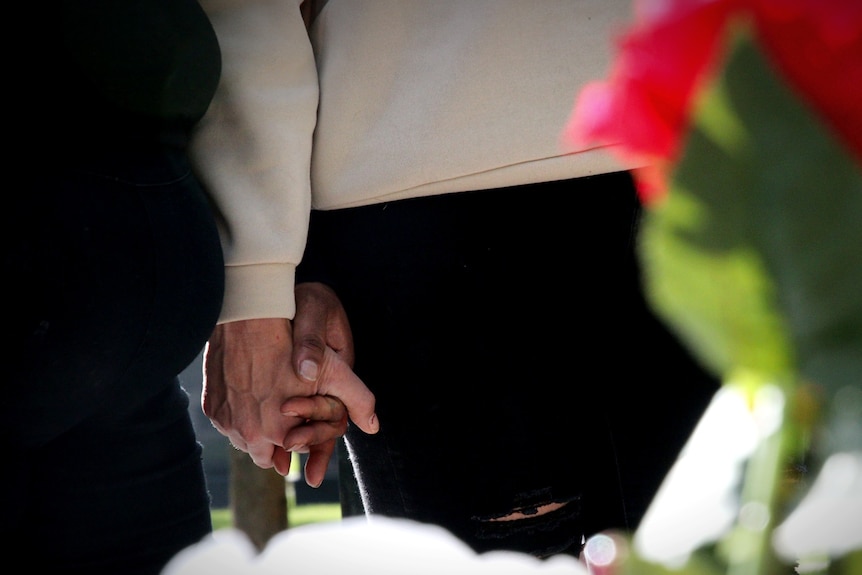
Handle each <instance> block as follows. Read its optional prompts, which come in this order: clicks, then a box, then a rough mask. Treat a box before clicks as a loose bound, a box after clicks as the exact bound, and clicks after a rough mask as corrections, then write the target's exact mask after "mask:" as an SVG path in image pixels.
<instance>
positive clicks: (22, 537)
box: [0, 146, 224, 575]
mask: <svg viewBox="0 0 862 575" xmlns="http://www.w3.org/2000/svg"><path fill="white" fill-rule="evenodd" d="M77 152H80V153H77ZM77 152H76V151H74V150H72V151H70V154H69V155H70V158H69V160H68V162H66V164H65V165H63V166H59V167H55V168H48V169H43V170H32V169H31V170H29V171H28V172H27V178H26V182H25V184H24V185H23V187H22V188H20V189H17V190H13V191H12V193H14V194H15V199H13V200H12V201H11V204H12V205H13V206H14V209H13V211H12V212H10V213H7V215H8V216H9V218H8V219H9V220H10V221H14V222H15V223H16V224H17V226H16V227H15V228H14V230H11V229H10V228H7V229H6V230H5V231H4V232H3V234H4V236H3V237H4V243H3V249H4V256H3V266H4V269H5V270H6V276H5V277H6V284H7V290H10V292H11V295H10V296H9V298H10V299H9V300H7V301H8V302H9V303H10V307H11V308H12V309H11V313H10V317H11V318H12V322H11V324H7V336H8V337H9V339H7V341H9V340H11V343H10V344H8V346H7V348H6V353H7V354H8V355H6V361H4V365H5V366H6V367H7V369H8V371H7V376H6V378H4V384H3V393H2V394H0V401H2V404H0V405H2V408H0V409H2V412H0V426H2V433H0V436H2V442H3V443H2V445H3V457H4V459H5V463H4V470H3V473H2V488H0V497H2V500H3V505H2V509H3V514H2V522H3V524H2V534H0V540H2V541H3V546H4V551H5V553H4V554H5V555H6V556H7V557H10V558H12V557H16V558H18V559H20V561H21V563H20V564H22V565H26V566H27V567H45V568H53V569H54V570H56V571H57V572H62V573H88V574H90V575H93V574H100V573H126V574H128V573H141V574H156V573H159V571H160V569H161V567H162V566H163V565H164V563H165V562H167V560H168V559H170V557H172V556H173V555H174V554H175V553H176V552H177V551H179V550H180V549H182V548H183V547H185V546H187V545H189V544H191V543H194V542H196V541H198V540H199V539H200V538H201V537H203V536H204V535H206V534H207V533H209V532H210V531H211V524H210V516H209V498H208V493H207V490H206V485H205V480H204V475H203V468H202V463H201V448H200V445H199V444H198V443H197V441H196V439H195V435H194V430H193V428H192V425H191V421H190V418H189V413H188V401H189V398H188V396H187V394H186V393H185V391H184V390H183V389H182V388H181V387H180V385H179V380H178V379H177V374H178V373H179V372H180V371H182V369H184V368H185V367H186V366H187V365H188V364H189V363H190V362H191V361H192V360H193V359H194V358H195V357H196V355H197V354H198V352H199V351H200V350H201V348H202V346H203V345H204V343H205V341H206V339H207V338H208V337H209V335H210V333H211V331H212V329H213V327H214V325H215V322H216V319H217V316H218V313H219V310H220V307H221V301H222V296H223V290H224V279H223V258H222V252H221V247H220V243H219V238H218V234H217V231H216V227H215V223H214V219H213V217H212V214H211V212H210V209H209V206H208V204H207V200H206V198H205V196H204V193H203V191H202V190H201V188H200V186H199V185H198V182H197V181H196V180H195V178H194V177H193V176H192V173H191V171H190V169H189V166H188V164H187V162H186V160H185V158H184V156H183V154H182V152H181V151H180V150H169V149H166V148H164V147H159V146H152V147H147V148H137V147H135V148H128V149H127V148H123V147H122V146H119V147H116V148H113V149H99V150H87V151H80V150H79V151H77ZM10 292H7V293H10ZM196 401H197V400H196Z"/></svg>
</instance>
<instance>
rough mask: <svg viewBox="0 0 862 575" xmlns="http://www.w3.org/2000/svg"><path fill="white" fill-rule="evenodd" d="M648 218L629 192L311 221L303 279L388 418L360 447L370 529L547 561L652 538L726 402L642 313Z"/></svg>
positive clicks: (476, 201) (516, 195) (355, 454)
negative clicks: (334, 313)
mask: <svg viewBox="0 0 862 575" xmlns="http://www.w3.org/2000/svg"><path fill="white" fill-rule="evenodd" d="M639 218H640V206H639V205H638V202H637V198H636V195H635V192H634V188H633V185H632V180H631V178H630V176H629V175H628V174H627V173H617V174H608V175H602V176H597V177H590V178H582V179H578V180H572V181H562V182H552V183H543V184H539V185H530V186H519V187H513V188H508V189H501V190H487V191H478V192H464V193H457V194H449V195H443V196H435V197H428V198H419V199H411V200H405V201H398V202H389V203H384V204H379V205H372V206H367V207H361V208H352V209H345V210H335V211H316V212H313V214H312V220H311V232H310V238H309V244H308V248H307V251H306V254H305V259H304V260H303V264H302V265H301V266H300V278H301V279H303V280H305V279H309V280H311V279H314V280H321V281H325V282H327V283H329V284H330V285H332V286H333V287H334V288H335V290H336V292H337V293H338V295H339V296H340V297H341V299H342V301H343V303H344V305H345V307H346V309H347V313H348V316H349V318H350V321H351V326H352V330H353V335H354V339H355V346H356V366H355V369H356V372H357V374H358V375H359V376H360V377H361V378H362V379H363V380H364V381H365V383H366V384H367V385H368V386H369V387H370V388H371V389H372V391H373V392H374V393H375V394H376V397H377V401H378V407H377V413H378V415H379V417H380V424H381V431H380V433H379V434H377V435H375V436H367V435H365V434H363V433H362V432H361V431H359V430H358V429H356V428H355V427H351V428H350V429H349V430H348V433H347V436H346V444H347V447H348V451H349V453H350V458H351V462H352V464H353V468H354V471H355V474H356V478H357V480H358V484H359V488H360V492H361V496H362V500H363V504H364V508H365V511H366V512H368V513H372V514H374V513H380V514H384V515H392V516H399V517H409V518H412V519H416V520H420V521H425V522H432V523H438V524H441V525H443V526H444V527H447V528H448V529H450V530H451V531H453V532H454V533H456V534H457V535H459V536H460V537H462V538H463V539H464V540H466V541H467V542H468V543H470V545H471V546H472V547H473V548H474V549H476V550H478V551H486V550H490V549H500V548H502V549H517V550H520V551H526V552H529V553H533V554H536V555H547V554H550V553H556V552H561V551H565V552H569V553H575V554H576V553H577V552H578V551H579V549H580V542H581V540H582V538H583V537H584V536H588V535H590V534H592V533H594V532H596V531H598V530H601V529H606V528H611V527H617V528H624V529H633V528H634V527H635V526H636V525H637V524H638V522H639V521H640V518H641V516H642V515H643V513H644V511H645V509H646V506H647V505H648V503H649V501H650V500H651V498H652V496H653V495H654V493H655V491H656V489H657V488H658V486H659V484H660V482H661V480H662V478H663V477H664V474H665V473H666V472H667V470H668V469H669V467H670V466H671V465H672V463H673V461H674V459H675V457H676V455H677V453H678V451H679V449H680V448H681V447H682V445H683V443H684V441H685V440H686V439H687V437H688V435H689V433H690V432H691V430H692V429H693V427H694V424H695V423H696V422H697V420H698V418H699V417H700V415H701V413H702V411H703V409H704V408H705V407H706V405H707V403H708V402H709V399H710V398H711V396H712V394H713V392H714V391H715V390H716V389H717V385H718V383H717V380H716V379H715V378H714V377H712V376H711V375H710V374H708V373H706V372H704V371H703V370H702V369H701V368H700V366H699V365H698V364H697V363H696V362H695V361H693V359H692V357H691V356H690V355H689V354H688V353H687V351H686V350H685V349H684V348H683V347H682V346H680V344H679V342H678V341H677V340H676V339H675V338H674V336H673V335H672V334H671V333H670V332H669V331H668V330H667V329H666V328H665V326H664V325H663V324H662V323H661V322H660V321H658V320H657V318H656V317H655V315H654V314H653V313H652V312H651V310H650V309H649V307H648V306H647V304H646V302H645V300H644V297H643V291H642V286H641V282H640V270H639V263H638V260H637V257H636V248H635V246H636V241H637V225H638V221H639ZM547 502H567V503H568V505H566V507H565V508H564V510H561V511H560V512H557V513H553V514H549V515H548V516H535V517H533V518H531V519H529V520H527V521H523V522H513V521H505V522H494V521H489V520H490V519H492V518H494V517H499V516H501V515H505V514H506V513H507V512H508V511H511V510H512V509H521V508H523V509H529V508H530V507H532V506H536V505H541V504H543V503H547Z"/></svg>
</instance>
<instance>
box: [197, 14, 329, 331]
mask: <svg viewBox="0 0 862 575" xmlns="http://www.w3.org/2000/svg"><path fill="white" fill-rule="evenodd" d="M300 3H301V0H201V5H202V6H203V8H204V10H205V11H206V12H207V14H208V16H209V17H210V20H211V22H212V25H213V27H214V29H215V31H216V35H217V37H218V41H219V45H220V48H221V54H222V74H221V81H220V83H219V87H218V89H217V91H216V94H215V97H214V98H213V101H212V103H211V104H210V107H209V109H208V111H207V114H206V115H205V116H204V118H203V120H202V121H201V123H200V124H199V126H198V130H197V132H196V134H195V137H194V139H193V141H192V146H191V157H192V161H193V163H194V165H195V169H196V171H197V173H198V175H199V177H200V179H201V181H202V182H203V184H204V186H205V187H206V189H207V191H208V193H209V194H210V196H211V198H212V200H213V202H214V203H215V207H216V211H217V216H218V217H219V224H220V233H221V238H222V246H223V249H224V255H225V299H224V304H223V306H222V312H221V316H220V318H219V322H220V323H224V322H228V321H235V320H241V319H253V318H264V317H284V318H289V319H293V316H294V314H295V311H296V305H295V301H294V281H295V271H296V266H297V264H298V263H299V261H300V259H301V257H302V253H303V250H304V248H305V241H306V233H307V231H308V218H309V210H310V207H311V185H310V164H311V145H312V136H313V132H314V127H315V122H316V115H317V103H318V83H317V70H316V66H315V62H314V54H313V52H312V48H311V44H310V42H309V38H308V34H307V32H306V28H305V24H304V22H303V19H302V14H301V12H300Z"/></svg>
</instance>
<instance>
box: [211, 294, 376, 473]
mask: <svg viewBox="0 0 862 575" xmlns="http://www.w3.org/2000/svg"><path fill="white" fill-rule="evenodd" d="M353 353H354V352H353V339H352V335H351V333H350V326H349V323H348V321H347V314H346V312H345V311H344V308H343V307H342V306H341V302H340V301H339V300H338V298H337V296H336V295H335V293H334V292H333V291H332V290H331V289H330V288H328V287H327V286H325V285H323V284H319V283H305V284H300V285H298V286H296V316H295V318H294V320H293V321H292V322H291V321H290V320H287V319H283V318H263V319H250V320H243V321H235V322H229V323H224V324H219V325H218V326H216V329H215V330H214V331H213V334H212V336H211V337H210V340H209V342H208V343H207V346H206V350H205V352H204V367H203V369H204V379H203V393H202V396H201V404H202V407H203V411H204V413H205V414H206V415H207V417H209V419H210V421H212V423H213V426H214V427H215V428H216V429H217V430H218V431H219V432H220V433H222V434H223V435H225V436H226V437H227V438H228V439H229V440H230V442H231V444H232V445H233V446H234V447H236V448H237V449H239V450H241V451H244V452H246V453H248V454H249V456H250V457H251V459H252V461H254V463H255V464H256V465H257V466H258V467H261V468H263V469H270V468H275V470H276V471H277V472H278V473H279V474H281V475H287V473H288V471H289V470H290V461H291V452H294V453H308V461H307V462H306V466H305V477H306V482H307V483H308V484H309V485H311V486H312V487H317V486H319V485H320V484H321V483H322V481H323V479H324V475H325V473H326V469H327V466H328V464H329V460H330V458H331V457H332V452H333V451H334V450H335V445H336V440H337V439H338V437H340V436H342V435H344V433H345V432H346V431H347V426H348V417H349V418H350V420H351V421H352V422H353V423H354V424H355V425H356V426H358V427H359V428H360V429H361V430H362V431H364V432H365V433H369V434H373V433H377V431H378V430H379V423H378V421H377V416H376V415H375V411H374V409H375V398H374V395H373V394H372V393H371V391H370V390H369V389H368V388H367V387H366V386H365V384H364V383H363V382H362V380H361V379H359V377H357V376H356V374H354V373H353V369H352V367H353V360H354V355H353Z"/></svg>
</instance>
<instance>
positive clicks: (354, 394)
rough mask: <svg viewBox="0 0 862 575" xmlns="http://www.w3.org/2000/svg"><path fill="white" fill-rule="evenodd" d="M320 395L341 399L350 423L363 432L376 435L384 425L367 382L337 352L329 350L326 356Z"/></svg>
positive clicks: (320, 380)
mask: <svg viewBox="0 0 862 575" xmlns="http://www.w3.org/2000/svg"><path fill="white" fill-rule="evenodd" d="M317 384H318V388H317V392H318V393H320V394H323V395H331V396H333V397H336V398H338V399H340V400H341V402H342V403H343V404H344V406H345V407H346V408H347V415H348V417H350V420H351V421H352V422H353V423H355V424H356V425H357V427H359V429H361V430H362V431H364V432H365V433H369V434H375V433H377V432H378V431H379V430H380V423H379V422H378V421H377V414H376V413H375V411H374V409H375V404H376V398H375V397H374V394H373V393H371V390H370V389H368V388H367V387H366V386H365V383H364V382H363V381H362V380H361V379H359V376H357V375H356V374H355V373H353V370H352V369H350V366H349V365H347V363H346V362H345V361H344V359H342V358H341V356H339V355H338V354H337V353H336V352H335V350H333V349H332V348H330V347H327V348H326V350H325V351H324V353H323V362H322V363H321V370H320V377H319V378H318V380H317Z"/></svg>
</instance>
